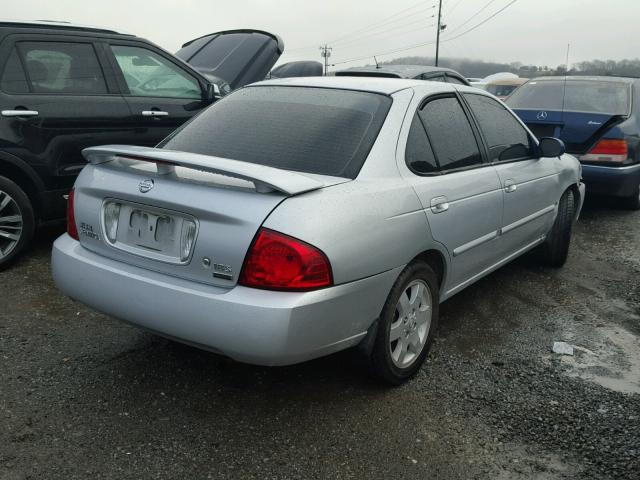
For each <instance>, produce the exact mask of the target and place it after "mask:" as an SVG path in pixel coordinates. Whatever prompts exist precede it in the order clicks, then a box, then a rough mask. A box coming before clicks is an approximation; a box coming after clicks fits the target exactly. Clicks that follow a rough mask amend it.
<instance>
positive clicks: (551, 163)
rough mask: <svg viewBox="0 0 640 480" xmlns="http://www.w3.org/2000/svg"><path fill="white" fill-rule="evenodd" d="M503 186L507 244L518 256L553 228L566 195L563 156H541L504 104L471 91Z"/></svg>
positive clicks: (504, 246)
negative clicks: (554, 220)
mask: <svg viewBox="0 0 640 480" xmlns="http://www.w3.org/2000/svg"><path fill="white" fill-rule="evenodd" d="M463 96H464V98H465V100H466V101H467V103H468V104H469V107H470V110H471V112H472V113H473V116H474V118H475V119H476V121H477V123H478V127H479V129H480V131H481V132H482V134H483V135H482V136H483V138H484V141H485V142H486V147H487V151H488V154H489V157H490V158H489V160H490V162H491V163H492V164H493V165H494V166H495V168H496V171H497V173H498V176H499V177H500V182H501V185H502V188H503V196H504V208H503V218H502V226H501V229H500V231H501V243H502V245H501V248H502V250H503V255H504V256H509V255H512V254H514V253H516V252H519V251H521V250H522V249H526V248H528V247H530V246H532V245H533V244H535V243H536V242H538V241H539V240H540V239H541V238H542V237H543V236H544V235H545V234H546V233H547V232H548V231H549V229H550V228H551V225H552V223H553V219H554V217H555V212H556V207H557V203H558V200H559V199H560V196H561V193H562V192H561V185H560V179H559V166H560V163H559V160H558V159H557V158H539V154H538V153H537V152H538V149H537V144H536V142H535V140H534V139H533V138H532V137H531V135H530V134H529V132H528V131H527V130H526V129H525V128H524V127H523V125H522V124H521V123H520V121H519V120H518V119H517V118H516V117H515V115H514V114H513V113H512V112H511V111H509V110H508V109H507V108H506V107H505V106H504V104H502V103H501V102H499V101H497V100H495V99H493V98H491V97H489V96H487V95H483V94H476V93H465V94H464V95H463Z"/></svg>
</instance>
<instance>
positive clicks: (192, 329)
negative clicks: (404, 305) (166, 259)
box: [52, 234, 402, 365]
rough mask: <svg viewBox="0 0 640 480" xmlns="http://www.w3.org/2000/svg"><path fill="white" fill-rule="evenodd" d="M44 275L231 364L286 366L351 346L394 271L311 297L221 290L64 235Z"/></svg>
mask: <svg viewBox="0 0 640 480" xmlns="http://www.w3.org/2000/svg"><path fill="white" fill-rule="evenodd" d="M52 270H53V277H54V280H55V283H56V285H57V286H58V288H60V290H62V291H63V292H64V293H65V294H66V295H68V296H70V297H72V298H74V299H76V300H78V301H80V302H82V303H84V304H86V305H88V306H90V307H93V308H94V309H96V310H98V311H100V312H103V313H106V314H108V315H111V316H113V317H116V318H118V319H121V320H124V321H126V322H129V323H132V324H134V325H137V326H139V327H142V328H144V329H147V330H151V331H153V332H155V333H158V334H160V335H162V336H166V337H168V338H172V339H175V340H178V341H181V342H184V343H188V344H191V345H194V346H197V347H199V348H203V349H207V350H211V351H214V352H217V353H221V354H223V355H227V356H229V357H231V358H233V359H235V360H238V361H242V362H247V363H254V364H259V365H287V364H293V363H298V362H302V361H305V360H309V359H312V358H316V357H320V356H323V355H327V354H330V353H333V352H335V351H338V350H342V349H344V348H348V347H350V346H353V345H356V344H357V343H358V342H359V341H360V340H361V339H362V338H363V337H364V336H365V334H366V331H367V329H368V328H369V326H370V325H371V324H372V323H373V321H374V320H375V319H376V318H377V316H378V315H379V313H380V311H381V310H382V307H383V305H384V302H385V300H386V297H387V295H388V293H389V291H390V290H391V287H392V285H393V283H394V282H395V280H396V278H397V276H398V275H399V274H400V271H401V270H402V267H400V268H397V269H394V270H390V271H388V272H385V273H382V274H379V275H375V276H373V277H369V278H366V279H363V280H358V281H355V282H351V283H348V284H344V285H338V286H335V287H331V288H327V289H323V290H317V291H313V292H302V293H297V292H271V291H266V290H257V289H252V288H247V287H242V286H236V287H234V288H232V289H231V290H225V289H221V288H218V287H213V286H210V285H203V284H200V283H195V282H190V281H186V280H182V279H178V278H175V277H171V276H168V275H164V274H160V273H156V272H152V271H149V270H145V269H141V268H138V267H134V266H131V265H127V264H124V263H122V262H117V261H114V260H110V259H107V258H105V257H102V256H100V255H96V254H94V253H93V252H91V251H89V250H87V249H86V248H84V247H82V246H81V245H80V243H79V242H77V241H75V240H73V239H72V238H71V237H69V236H68V235H66V234H65V235H63V236H61V237H60V238H58V239H57V240H56V242H55V243H54V246H53V253H52Z"/></svg>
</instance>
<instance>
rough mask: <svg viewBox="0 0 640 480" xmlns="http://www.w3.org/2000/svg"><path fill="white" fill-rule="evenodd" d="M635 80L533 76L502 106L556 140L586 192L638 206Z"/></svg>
mask: <svg viewBox="0 0 640 480" xmlns="http://www.w3.org/2000/svg"><path fill="white" fill-rule="evenodd" d="M639 93H640V79H635V78H618V77H579V76H568V77H566V78H565V77H544V78H536V79H534V80H531V81H529V82H528V83H526V84H524V85H523V86H522V87H520V88H519V89H518V90H516V91H515V92H514V93H513V95H511V97H509V99H508V100H507V104H508V105H509V106H510V107H511V108H513V109H514V111H515V112H516V113H517V114H518V115H519V116H520V117H521V118H522V120H524V122H525V123H526V124H527V125H528V126H529V128H530V129H531V130H532V131H533V133H535V134H536V135H537V136H538V137H544V136H549V135H553V136H555V137H558V138H561V139H563V140H564V142H565V143H566V145H567V151H568V152H570V153H573V154H574V155H576V156H577V157H578V158H579V160H580V162H581V163H582V176H583V178H584V181H585V183H586V185H587V191H588V192H589V193H595V194H601V195H610V196H614V197H619V198H621V199H622V202H623V204H624V205H625V206H626V207H627V208H630V209H633V210H638V209H640V148H639V143H640V103H639V102H638V99H639V98H640V96H639V95H638V94H639Z"/></svg>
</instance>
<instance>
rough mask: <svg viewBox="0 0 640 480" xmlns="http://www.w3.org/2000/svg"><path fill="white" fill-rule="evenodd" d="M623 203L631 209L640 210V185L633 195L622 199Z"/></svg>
mask: <svg viewBox="0 0 640 480" xmlns="http://www.w3.org/2000/svg"><path fill="white" fill-rule="evenodd" d="M622 205H623V206H624V207H625V208H627V209H629V210H640V185H638V187H637V188H636V191H635V193H634V194H633V195H631V196H630V197H625V198H623V199H622Z"/></svg>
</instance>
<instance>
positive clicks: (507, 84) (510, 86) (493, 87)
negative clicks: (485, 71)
mask: <svg viewBox="0 0 640 480" xmlns="http://www.w3.org/2000/svg"><path fill="white" fill-rule="evenodd" d="M528 80H529V79H528V78H509V79H504V80H494V81H493V82H490V83H488V84H486V85H485V87H484V89H485V90H486V91H487V92H489V93H490V94H492V95H495V96H496V97H498V98H499V99H500V100H502V101H504V100H506V99H507V97H508V96H509V95H511V94H512V93H513V92H514V91H515V90H516V88H518V87H519V86H520V85H522V84H524V83H526V82H527V81H528Z"/></svg>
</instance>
